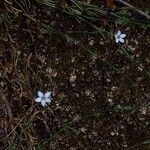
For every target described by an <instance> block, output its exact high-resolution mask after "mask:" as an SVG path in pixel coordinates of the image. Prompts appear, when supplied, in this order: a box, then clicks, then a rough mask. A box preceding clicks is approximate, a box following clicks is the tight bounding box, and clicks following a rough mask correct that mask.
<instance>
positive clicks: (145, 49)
mask: <svg viewBox="0 0 150 150" xmlns="http://www.w3.org/2000/svg"><path fill="white" fill-rule="evenodd" d="M26 2H27V4H26V5H24V3H23V2H22V1H21V2H19V3H20V5H21V6H22V8H21V7H20V6H19V5H18V3H16V2H15V1H13V3H12V4H11V5H9V4H7V3H6V2H5V3H4V7H2V8H1V10H0V12H1V18H0V23H1V25H0V29H1V32H0V33H1V35H0V90H1V92H0V93H1V94H0V95H1V98H0V118H1V119H0V148H1V149H6V147H7V149H19V150H20V149H36V150H38V149H43V150H47V149H52V150H58V149H61V150H68V149H69V150H78V149H79V150H82V149H85V150H98V149H102V150H105V149H106V150H107V149H108V150H111V149H112V150H117V149H118V150H120V149H135V150H136V149H137V150H149V149H150V125H149V124H150V72H149V70H150V51H149V50H150V28H149V26H146V27H145V26H144V27H143V26H141V25H135V24H130V23H129V24H117V23H115V19H114V18H113V19H111V18H109V16H103V15H102V16H100V17H101V18H100V20H98V21H93V22H92V21H88V22H84V21H81V22H80V23H79V22H78V21H77V20H76V19H75V18H74V17H71V16H70V15H68V14H66V13H65V12H64V9H65V7H69V6H67V5H63V4H61V5H60V4H58V7H56V8H55V9H50V8H49V7H47V6H45V5H42V4H38V3H37V2H32V3H31V2H30V3H28V1H26ZM129 2H130V1H129ZM141 3H142V5H145V6H146V2H145V1H144V0H143V1H141ZM101 4H103V8H105V7H106V5H105V3H104V2H102V3H101ZM132 4H134V5H135V6H137V7H139V8H142V7H141V6H140V5H139V2H138V3H137V5H136V2H135V1H133V3H132ZM62 5H63V7H62ZM12 7H14V8H16V9H18V10H21V12H19V14H18V15H17V16H15V15H14V13H15V12H13V11H12V12H11V11H10V10H12ZM120 8H121V9H124V7H123V6H117V8H116V10H110V11H118V9H120ZM106 9H108V8H106ZM108 11H109V10H108ZM32 17H33V18H34V19H35V20H33V19H32ZM133 18H134V13H133ZM147 22H148V20H147ZM93 26H96V27H98V28H100V29H104V30H105V31H106V32H103V34H104V36H103V35H102V34H101V33H97V30H96V28H94V27H93ZM118 30H121V31H123V32H124V33H126V34H127V37H126V40H125V43H124V44H116V43H115V39H114V34H115V33H116V32H117V31H118ZM75 31H76V32H75ZM77 31H78V32H77ZM79 31H80V32H79ZM110 33H111V34H110ZM122 48H124V49H127V53H125V52H124V51H123V49H122ZM128 55H129V56H128ZM39 90H41V91H43V92H45V91H49V90H50V91H52V92H53V100H52V103H51V104H50V105H49V106H48V107H46V108H43V107H42V106H41V105H39V104H38V103H36V102H35V98H36V97H37V92H38V91H39Z"/></svg>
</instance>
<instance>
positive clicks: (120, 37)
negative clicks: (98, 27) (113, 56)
mask: <svg viewBox="0 0 150 150" xmlns="http://www.w3.org/2000/svg"><path fill="white" fill-rule="evenodd" d="M125 37H126V34H124V33H121V31H120V30H119V31H118V32H117V33H116V34H115V40H116V43H119V42H121V43H124V38H125Z"/></svg>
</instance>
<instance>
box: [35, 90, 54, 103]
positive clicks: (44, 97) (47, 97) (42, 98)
mask: <svg viewBox="0 0 150 150" xmlns="http://www.w3.org/2000/svg"><path fill="white" fill-rule="evenodd" d="M51 95H52V92H51V91H50V92H46V93H42V92H41V91H38V98H36V99H35V101H36V102H39V103H41V105H42V106H47V104H50V102H51V100H52V96H51Z"/></svg>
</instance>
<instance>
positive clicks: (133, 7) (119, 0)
mask: <svg viewBox="0 0 150 150" xmlns="http://www.w3.org/2000/svg"><path fill="white" fill-rule="evenodd" d="M116 1H117V2H119V3H121V4H123V5H125V6H128V7H130V8H131V9H134V10H135V11H136V12H138V13H139V14H140V15H142V16H145V17H146V18H147V19H150V16H149V15H148V14H147V13H145V12H144V11H142V10H140V9H138V8H136V7H135V6H133V5H131V4H129V3H127V2H125V1H123V0H116Z"/></svg>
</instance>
